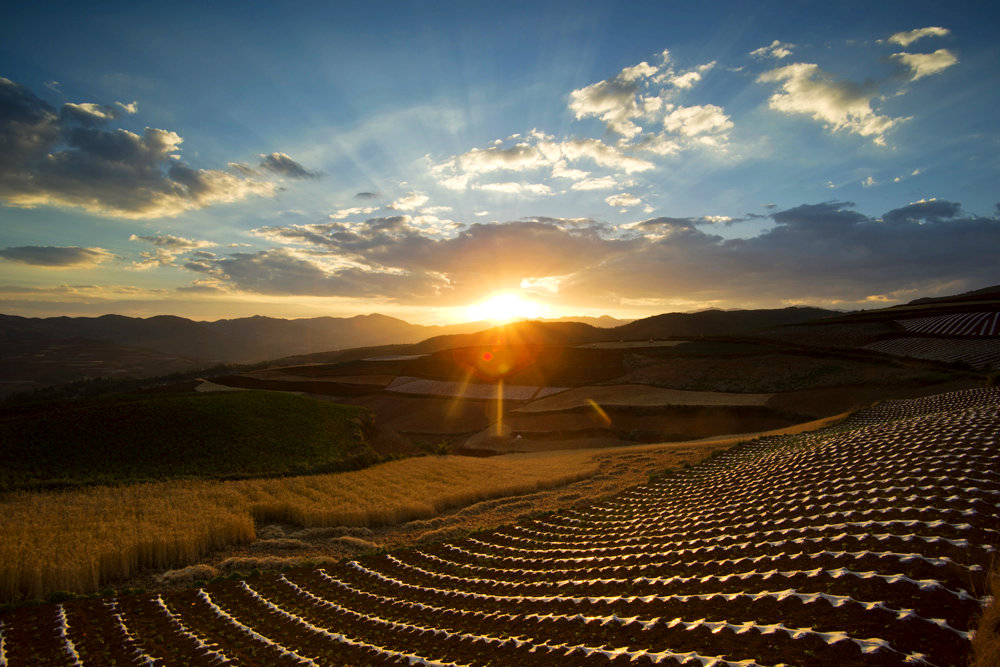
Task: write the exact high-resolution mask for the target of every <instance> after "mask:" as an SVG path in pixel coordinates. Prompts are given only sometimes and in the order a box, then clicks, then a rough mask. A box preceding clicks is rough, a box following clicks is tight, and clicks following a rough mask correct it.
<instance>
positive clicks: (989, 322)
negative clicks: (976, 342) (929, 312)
mask: <svg viewBox="0 0 1000 667" xmlns="http://www.w3.org/2000/svg"><path fill="white" fill-rule="evenodd" d="M900 325H902V327H903V328H904V329H906V330H907V331H912V332H914V333H925V334H936V335H943V336H972V337H979V336H994V337H995V336H1000V311H997V312H982V313H950V314H948V315H935V316H932V317H917V318H912V319H908V320H902V321H901V322H900Z"/></svg>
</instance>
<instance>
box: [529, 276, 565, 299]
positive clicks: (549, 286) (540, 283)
mask: <svg viewBox="0 0 1000 667" xmlns="http://www.w3.org/2000/svg"><path fill="white" fill-rule="evenodd" d="M559 282H560V277H559V276H544V277H542V278H522V279H521V289H523V290H526V291H528V292H535V293H536V294H546V295H552V294H558V293H559Z"/></svg>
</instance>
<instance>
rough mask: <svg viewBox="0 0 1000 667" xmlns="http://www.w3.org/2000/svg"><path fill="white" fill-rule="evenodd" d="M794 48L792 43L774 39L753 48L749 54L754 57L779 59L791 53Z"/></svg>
mask: <svg viewBox="0 0 1000 667" xmlns="http://www.w3.org/2000/svg"><path fill="white" fill-rule="evenodd" d="M794 48H795V45H794V44H786V43H784V42H781V41H779V40H777V39H776V40H774V41H773V42H771V43H770V44H768V45H767V46H762V47H760V48H759V49H754V50H753V51H751V52H750V55H751V56H754V57H755V58H777V59H779V60H780V59H782V58H787V57H788V56H790V55H792V49H794Z"/></svg>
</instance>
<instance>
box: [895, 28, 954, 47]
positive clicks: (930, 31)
mask: <svg viewBox="0 0 1000 667" xmlns="http://www.w3.org/2000/svg"><path fill="white" fill-rule="evenodd" d="M950 34H951V31H950V30H948V29H947V28H939V27H937V26H930V27H927V28H917V29H916V30H908V31H906V32H897V33H895V34H894V35H892V36H891V37H889V42H890V43H892V44H899V45H900V46H902V47H903V48H906V47H907V46H909V45H910V44H912V43H913V42H915V41H917V40H918V39H923V38H924V37H946V36H948V35H950Z"/></svg>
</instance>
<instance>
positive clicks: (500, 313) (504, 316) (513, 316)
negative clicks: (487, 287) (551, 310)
mask: <svg viewBox="0 0 1000 667" xmlns="http://www.w3.org/2000/svg"><path fill="white" fill-rule="evenodd" d="M547 312H548V307H546V306H544V305H542V304H540V303H538V302H537V301H532V300H531V299H524V298H522V297H520V296H518V295H517V294H514V293H512V292H501V293H499V294H494V295H493V296H491V297H489V298H488V299H486V300H484V301H480V302H479V303H474V304H472V305H471V306H468V307H467V308H466V309H465V313H466V317H468V318H469V320H471V321H473V322H479V321H480V320H490V321H491V322H493V323H495V324H505V323H507V322H512V321H514V320H525V319H528V320H530V319H534V318H538V317H543V316H544V315H545V313H547Z"/></svg>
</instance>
